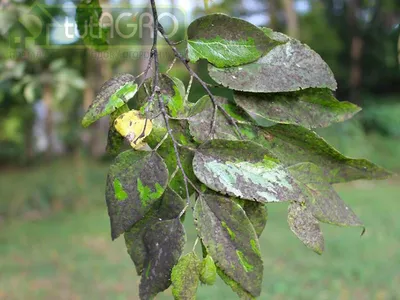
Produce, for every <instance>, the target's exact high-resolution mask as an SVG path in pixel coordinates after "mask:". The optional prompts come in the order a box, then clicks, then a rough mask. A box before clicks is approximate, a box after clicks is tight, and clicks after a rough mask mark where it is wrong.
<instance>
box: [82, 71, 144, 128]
mask: <svg viewBox="0 0 400 300" xmlns="http://www.w3.org/2000/svg"><path fill="white" fill-rule="evenodd" d="M134 81H135V77H134V76H133V75H130V74H124V75H120V76H116V77H114V78H112V79H110V80H108V81H107V82H105V83H104V84H103V86H102V87H101V88H100V92H99V94H98V95H97V96H96V98H95V99H94V101H93V102H92V104H91V105H90V106H89V108H88V111H87V112H86V114H85V116H84V117H83V120H82V125H83V126H84V127H88V126H89V125H90V124H92V123H93V122H95V121H97V120H98V119H100V118H101V117H104V116H107V115H110V114H111V113H113V112H114V111H116V110H117V109H118V108H120V107H122V106H124V105H125V103H126V102H128V100H130V99H131V98H132V97H133V96H135V94H136V92H137V88H138V85H137V84H136V83H134Z"/></svg>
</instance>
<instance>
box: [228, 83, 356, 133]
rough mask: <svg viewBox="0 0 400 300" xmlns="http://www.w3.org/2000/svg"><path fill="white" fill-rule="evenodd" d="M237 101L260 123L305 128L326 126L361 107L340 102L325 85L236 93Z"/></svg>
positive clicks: (353, 113) (351, 115) (348, 116)
mask: <svg viewBox="0 0 400 300" xmlns="http://www.w3.org/2000/svg"><path fill="white" fill-rule="evenodd" d="M235 101H236V103H237V105H239V106H240V107H241V108H243V109H244V110H245V111H246V112H247V113H248V114H249V115H250V116H251V117H252V118H253V119H254V120H255V121H256V123H257V124H258V125H260V126H265V125H267V126H271V121H272V122H276V123H285V124H296V125H301V126H303V127H306V128H317V127H327V126H329V125H331V124H332V123H337V122H343V121H345V120H347V119H350V118H351V117H353V116H354V115H355V114H356V113H357V112H359V111H360V110H361V108H360V107H358V106H357V105H354V104H352V103H350V102H340V101H338V100H337V99H336V98H335V97H334V96H333V94H332V92H331V91H330V90H328V89H306V90H304V91H299V92H293V93H290V94H286V93H269V94H255V93H242V92H237V93H235Z"/></svg>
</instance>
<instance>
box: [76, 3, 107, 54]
mask: <svg viewBox="0 0 400 300" xmlns="http://www.w3.org/2000/svg"><path fill="white" fill-rule="evenodd" d="M102 13H103V10H102V8H101V6H100V3H99V0H91V1H87V0H81V1H80V3H79V4H78V6H77V8H76V17H75V19H76V23H77V25H78V31H79V34H80V35H81V37H82V39H83V42H84V43H85V45H86V46H87V47H89V48H92V49H94V50H96V51H104V50H107V48H108V42H107V38H108V33H109V28H108V27H102V26H101V22H100V20H101V15H102Z"/></svg>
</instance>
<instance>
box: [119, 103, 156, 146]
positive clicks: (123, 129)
mask: <svg viewBox="0 0 400 300" xmlns="http://www.w3.org/2000/svg"><path fill="white" fill-rule="evenodd" d="M114 127H115V129H116V130H117V131H118V132H119V133H120V134H121V135H122V136H123V137H125V138H126V139H127V140H128V141H129V143H130V145H131V146H132V148H133V149H136V150H137V149H140V148H141V147H142V146H143V140H144V139H145V138H146V137H147V136H148V135H149V134H150V132H151V130H152V129H153V123H152V122H151V120H149V119H146V118H145V117H144V116H142V114H141V113H140V112H139V111H137V110H131V111H128V112H126V113H123V114H122V115H120V116H119V117H118V118H117V119H116V120H115V121H114Z"/></svg>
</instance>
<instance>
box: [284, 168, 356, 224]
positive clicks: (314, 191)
mask: <svg viewBox="0 0 400 300" xmlns="http://www.w3.org/2000/svg"><path fill="white" fill-rule="evenodd" d="M288 169H289V170H290V172H291V173H292V174H293V176H294V177H295V178H296V180H298V181H299V182H301V183H302V184H303V186H302V187H303V188H304V189H305V190H304V191H305V193H306V194H307V197H306V205H307V207H308V209H309V210H310V211H311V213H312V214H313V215H314V217H315V218H317V219H318V220H319V221H321V222H324V223H329V224H333V225H338V226H363V223H362V222H361V221H360V219H359V218H358V217H357V216H356V215H355V213H354V212H353V211H352V210H351V208H350V207H348V206H347V205H346V203H344V202H343V200H342V199H341V198H340V197H339V195H338V194H337V193H336V192H335V190H334V189H333V187H332V185H331V184H330V183H329V182H327V181H326V178H325V175H324V172H323V171H322V170H321V168H319V167H318V166H317V165H315V164H312V163H300V164H297V165H294V166H291V167H289V168H288Z"/></svg>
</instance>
